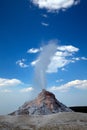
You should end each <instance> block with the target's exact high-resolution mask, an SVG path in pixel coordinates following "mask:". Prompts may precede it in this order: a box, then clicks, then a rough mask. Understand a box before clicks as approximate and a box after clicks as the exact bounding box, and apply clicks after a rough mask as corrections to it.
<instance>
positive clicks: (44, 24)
mask: <svg viewBox="0 0 87 130" xmlns="http://www.w3.org/2000/svg"><path fill="white" fill-rule="evenodd" d="M41 24H42V25H43V26H45V27H48V26H49V24H48V23H45V22H42V23H41Z"/></svg>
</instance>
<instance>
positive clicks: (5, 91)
mask: <svg viewBox="0 0 87 130" xmlns="http://www.w3.org/2000/svg"><path fill="white" fill-rule="evenodd" d="M0 92H1V93H11V92H12V90H10V89H3V90H0Z"/></svg>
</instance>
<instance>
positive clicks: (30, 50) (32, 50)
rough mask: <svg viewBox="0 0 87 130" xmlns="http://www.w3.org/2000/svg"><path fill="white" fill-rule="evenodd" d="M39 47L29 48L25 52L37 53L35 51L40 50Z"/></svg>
mask: <svg viewBox="0 0 87 130" xmlns="http://www.w3.org/2000/svg"><path fill="white" fill-rule="evenodd" d="M40 50H41V48H40V49H38V48H31V49H29V50H28V51H27V53H37V52H40Z"/></svg>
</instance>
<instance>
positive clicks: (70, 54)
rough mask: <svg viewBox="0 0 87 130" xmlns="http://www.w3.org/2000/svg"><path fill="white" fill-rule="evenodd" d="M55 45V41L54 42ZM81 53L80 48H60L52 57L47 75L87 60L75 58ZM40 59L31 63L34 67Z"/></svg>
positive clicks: (69, 46)
mask: <svg viewBox="0 0 87 130" xmlns="http://www.w3.org/2000/svg"><path fill="white" fill-rule="evenodd" d="M53 42H54V43H55V41H53ZM78 51H79V48H77V47H75V46H72V45H64V46H58V47H57V50H56V53H55V54H54V55H53V56H52V57H51V59H50V64H49V65H48V68H47V71H46V72H47V73H56V72H58V70H59V69H61V70H62V71H64V70H66V69H65V67H66V65H68V64H70V63H75V62H76V61H80V60H87V58H86V57H75V54H76V53H77V52H78ZM38 61H39V59H36V60H34V61H32V62H31V65H32V66H35V65H36V64H37V62H38Z"/></svg>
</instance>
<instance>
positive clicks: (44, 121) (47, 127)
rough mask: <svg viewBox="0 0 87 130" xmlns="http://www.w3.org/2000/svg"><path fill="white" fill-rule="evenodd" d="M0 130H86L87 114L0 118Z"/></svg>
mask: <svg viewBox="0 0 87 130" xmlns="http://www.w3.org/2000/svg"><path fill="white" fill-rule="evenodd" d="M0 130H87V114H85V113H76V112H62V113H58V114H51V115H41V116H39V115H38V116H28V115H27V116H9V115H6V116H0Z"/></svg>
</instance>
